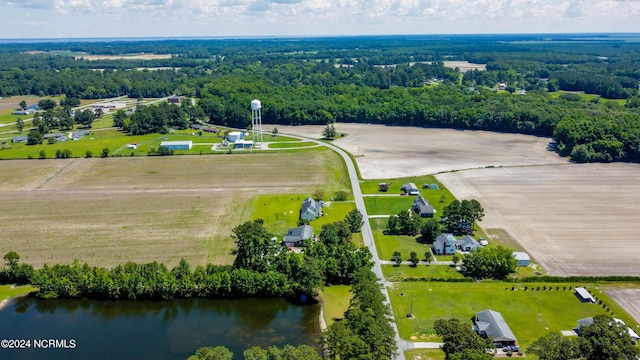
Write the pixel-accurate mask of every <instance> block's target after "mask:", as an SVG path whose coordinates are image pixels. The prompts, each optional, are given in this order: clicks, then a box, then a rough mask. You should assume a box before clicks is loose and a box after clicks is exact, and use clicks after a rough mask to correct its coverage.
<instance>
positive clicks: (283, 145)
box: [269, 141, 316, 149]
mask: <svg viewBox="0 0 640 360" xmlns="http://www.w3.org/2000/svg"><path fill="white" fill-rule="evenodd" d="M315 145H316V143H312V142H308V141H307V142H304V141H287V142H278V143H273V144H269V149H288V148H297V147H307V146H315Z"/></svg>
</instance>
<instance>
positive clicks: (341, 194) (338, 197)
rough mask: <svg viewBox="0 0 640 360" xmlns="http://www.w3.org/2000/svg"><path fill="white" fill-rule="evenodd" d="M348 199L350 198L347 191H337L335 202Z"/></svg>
mask: <svg viewBox="0 0 640 360" xmlns="http://www.w3.org/2000/svg"><path fill="white" fill-rule="evenodd" d="M347 197H349V194H348V193H347V192H346V191H342V190H339V191H336V193H335V194H334V197H333V200H335V201H347Z"/></svg>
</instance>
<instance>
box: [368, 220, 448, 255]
mask: <svg viewBox="0 0 640 360" xmlns="http://www.w3.org/2000/svg"><path fill="white" fill-rule="evenodd" d="M370 221H371V230H372V231H373V238H374V239H375V242H376V247H377V249H378V255H379V256H380V259H381V260H391V258H392V257H393V253H394V252H395V251H399V252H400V254H402V258H403V259H404V260H408V259H409V254H410V253H411V252H412V251H415V252H416V253H418V257H419V258H422V257H423V256H424V253H425V251H427V250H428V249H429V247H428V246H427V245H425V244H421V243H419V242H418V241H417V240H416V239H417V238H418V236H404V235H385V234H384V233H383V230H384V228H385V227H386V225H387V219H371V220H370ZM447 260H450V257H449V258H448V259H447Z"/></svg>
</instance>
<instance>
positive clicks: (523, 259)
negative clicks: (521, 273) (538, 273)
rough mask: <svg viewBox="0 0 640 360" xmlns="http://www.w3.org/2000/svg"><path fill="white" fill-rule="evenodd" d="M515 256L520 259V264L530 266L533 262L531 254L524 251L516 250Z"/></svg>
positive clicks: (517, 259)
mask: <svg viewBox="0 0 640 360" xmlns="http://www.w3.org/2000/svg"><path fill="white" fill-rule="evenodd" d="M513 257H514V258H516V261H518V266H529V264H531V258H530V257H529V254H527V253H526V252H524V251H514V252H513Z"/></svg>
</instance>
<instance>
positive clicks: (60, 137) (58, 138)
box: [42, 133, 67, 142]
mask: <svg viewBox="0 0 640 360" xmlns="http://www.w3.org/2000/svg"><path fill="white" fill-rule="evenodd" d="M42 138H43V139H45V140H49V139H55V141H58V142H62V141H67V137H66V136H65V135H64V133H55V134H44V135H43V136H42Z"/></svg>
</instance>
